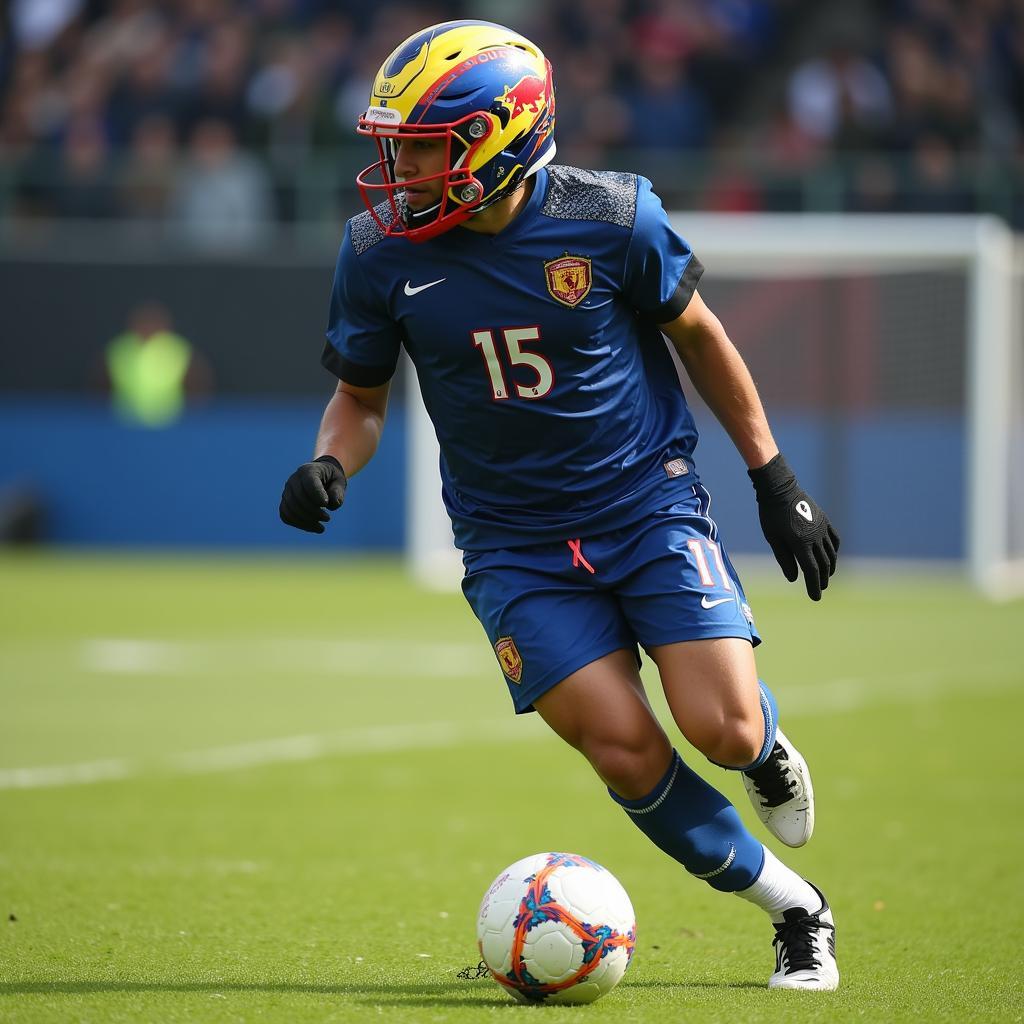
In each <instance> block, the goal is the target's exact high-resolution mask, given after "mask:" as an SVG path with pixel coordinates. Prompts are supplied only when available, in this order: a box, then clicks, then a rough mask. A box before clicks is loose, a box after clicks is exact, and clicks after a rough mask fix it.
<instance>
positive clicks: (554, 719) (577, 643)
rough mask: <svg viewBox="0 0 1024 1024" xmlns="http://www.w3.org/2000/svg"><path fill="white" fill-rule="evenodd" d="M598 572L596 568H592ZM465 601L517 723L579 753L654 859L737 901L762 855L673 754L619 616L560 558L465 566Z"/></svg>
mask: <svg viewBox="0 0 1024 1024" xmlns="http://www.w3.org/2000/svg"><path fill="white" fill-rule="evenodd" d="M598 563H599V564H600V559H598ZM466 566H467V570H468V571H467V575H466V577H465V579H464V580H463V591H464V592H465V594H466V597H467V598H468V599H469V602H470V604H471V605H472V607H473V610H474V611H475V612H476V614H477V616H478V618H479V619H480V621H481V623H482V625H483V626H484V629H485V630H486V632H487V635H488V638H489V639H490V641H491V643H492V644H493V646H494V649H495V653H496V655H497V657H498V661H499V663H500V664H501V667H502V670H503V671H504V673H505V678H506V682H507V683H508V688H509V693H510V695H511V697H512V700H513V702H514V704H515V707H516V710H517V711H518V712H520V713H523V712H527V711H531V710H538V711H539V712H540V714H541V715H542V716H543V717H544V718H545V720H546V721H547V722H548V723H549V725H550V726H551V727H552V728H553V729H554V731H555V732H556V733H557V734H558V735H559V736H561V737H562V738H563V739H565V740H566V741H567V742H568V743H570V744H571V745H572V746H573V747H575V748H576V749H578V750H580V751H581V752H582V753H583V754H584V756H586V757H587V759H588V760H589V761H590V763H591V764H592V765H593V766H594V768H595V770H596V772H597V773H598V775H599V776H600V777H601V778H602V779H604V780H605V782H606V783H607V784H608V786H609V789H610V792H611V795H612V797H613V799H615V800H616V802H617V803H619V804H620V805H621V806H622V807H624V809H625V810H626V812H627V814H628V815H629V817H630V818H631V819H632V820H633V821H634V822H636V823H637V825H638V826H639V827H640V828H641V830H642V831H643V832H644V833H645V834H646V835H647V836H648V837H649V838H650V839H651V840H652V841H653V842H654V843H655V844H656V845H657V846H659V847H660V848H661V849H662V850H664V851H665V852H666V853H668V854H669V855H670V856H672V857H674V858H675V859H676V860H677V861H679V862H680V863H681V864H683V866H684V867H685V868H686V869H687V870H688V871H690V872H691V873H693V874H695V875H697V876H699V877H702V878H705V879H707V881H708V882H709V884H711V885H713V886H714V887H715V888H719V889H723V890H726V891H729V890H740V889H745V888H747V887H749V886H750V885H751V883H752V882H753V880H754V879H755V877H756V876H757V875H758V873H759V872H760V871H761V870H762V868H763V863H764V859H765V854H764V849H763V847H762V846H761V844H760V843H759V842H757V841H756V840H755V839H754V838H753V836H751V835H750V834H749V833H748V832H747V831H746V829H745V828H744V827H743V825H742V823H741V821H740V819H739V816H738V815H737V814H736V811H735V809H734V808H733V807H732V806H731V805H730V804H729V802H728V801H727V800H726V799H725V798H724V797H723V796H722V795H721V794H720V793H718V792H716V791H715V790H714V789H713V788H712V787H711V786H709V785H708V784H707V783H706V782H704V781H703V780H702V779H701V778H700V777H699V776H698V775H697V774H696V773H695V772H693V771H691V770H690V769H689V768H688V767H687V766H686V765H685V764H683V762H682V760H681V759H680V758H679V756H678V754H677V753H676V752H675V751H674V750H673V749H672V746H671V744H670V743H669V741H668V739H667V737H666V736H665V734H664V732H663V730H662V729H661V726H660V725H659V724H658V722H657V719H656V718H655V716H654V714H653V713H652V712H651V709H650V707H649V705H648V703H647V700H646V696H645V695H644V692H643V687H642V684H641V682H640V677H639V674H638V671H637V665H636V658H635V654H634V653H633V652H634V651H635V641H634V640H633V637H632V636H631V634H630V631H629V627H628V625H627V623H626V621H625V619H624V618H623V614H622V610H621V607H620V604H619V602H618V600H617V599H616V597H614V596H613V595H612V594H611V593H610V592H609V591H608V590H607V589H604V588H603V587H602V586H600V585H599V584H598V583H597V582H596V581H595V579H594V578H593V576H592V574H590V573H588V572H586V571H584V570H582V569H579V570H574V569H573V561H572V560H571V559H570V558H569V557H568V555H567V552H566V549H565V548H564V547H562V546H559V547H555V548H551V547H550V546H546V547H545V546H538V547H537V548H536V549H525V550H524V549H518V550H516V551H514V552H506V551H498V552H488V553H483V554H476V553H473V554H470V555H467V557H466Z"/></svg>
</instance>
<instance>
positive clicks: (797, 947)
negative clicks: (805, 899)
mask: <svg viewBox="0 0 1024 1024" xmlns="http://www.w3.org/2000/svg"><path fill="white" fill-rule="evenodd" d="M808 884H809V885H810V886H811V888H812V889H814V891H815V892H816V893H817V894H818V895H819V896H820V897H821V910H819V911H818V912H817V913H815V914H808V913H807V912H806V911H805V910H804V909H803V908H802V907H798V908H797V909H795V910H787V911H786V912H785V914H784V915H783V916H784V917H785V920H784V921H783V922H782V923H781V924H777V925H776V926H775V938H774V939H773V940H772V945H773V946H774V947H775V973H774V974H773V975H772V976H771V977H770V978H769V979H768V987H769V988H798V989H804V990H806V991H809V992H833V991H835V989H837V988H839V964H838V963H836V926H835V922H834V921H833V920H832V910H831V909H830V908H829V905H828V900H826V899H825V896H824V894H823V893H822V891H821V890H820V889H819V888H818V887H817V886H816V885H814V884H813V883H810V882H809V883H808Z"/></svg>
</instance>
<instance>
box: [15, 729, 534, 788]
mask: <svg viewBox="0 0 1024 1024" xmlns="http://www.w3.org/2000/svg"><path fill="white" fill-rule="evenodd" d="M547 738H548V734H547V732H546V731H545V730H544V729H543V726H541V725H540V724H539V723H537V724H534V723H532V722H523V721H516V720H515V719H513V718H504V719H493V720H485V721H476V722H466V723H458V724H457V723H454V722H410V723H406V724H401V725H380V726H367V727H365V728H362V729H349V730H347V731H345V732H336V733H309V734H306V735H302V736H282V737H279V738H274V739H268V740H254V741H253V742H250V743H236V744H232V745H229V746H223V747H207V748H204V749H202V750H187V751H184V752H182V753H177V754H167V755H165V756H162V757H159V758H151V759H144V758H137V759H130V758H114V759H111V760H104V761H85V762H82V763H79V764H63V765H42V766H40V767H34V768H4V769H0V790H5V789H46V788H51V787H54V786H80V785H87V784H89V783H93V782H110V781H116V780H121V779H129V778H136V777H138V776H141V775H203V774H208V773H213V772H223V771H233V770H236V769H240V768H258V767H261V766H263V765H270V764H285V763H288V762H300V761H314V760H317V759H319V758H322V757H335V756H345V755H352V754H368V753H394V752H398V751H405V750H430V749H436V748H441V747H458V746H464V745H467V744H470V743H474V742H479V741H481V740H482V741H485V742H505V741H509V740H513V741H527V740H537V739H547Z"/></svg>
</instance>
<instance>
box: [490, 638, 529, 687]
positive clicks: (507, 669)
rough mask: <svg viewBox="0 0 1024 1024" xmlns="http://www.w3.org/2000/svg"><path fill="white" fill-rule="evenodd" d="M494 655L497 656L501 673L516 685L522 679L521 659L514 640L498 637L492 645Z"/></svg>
mask: <svg viewBox="0 0 1024 1024" xmlns="http://www.w3.org/2000/svg"><path fill="white" fill-rule="evenodd" d="M494 653H495V654H496V655H497V656H498V664H499V665H501V671H502V672H504V673H505V675H506V676H508V678H509V679H510V680H511V681H512V682H513V683H518V682H519V681H520V680H521V679H522V678H523V659H522V658H521V657H520V655H519V648H518V647H516V642H515V640H513V639H512V637H510V636H503V637H499V638H498V642H497V643H496V644H495V645H494Z"/></svg>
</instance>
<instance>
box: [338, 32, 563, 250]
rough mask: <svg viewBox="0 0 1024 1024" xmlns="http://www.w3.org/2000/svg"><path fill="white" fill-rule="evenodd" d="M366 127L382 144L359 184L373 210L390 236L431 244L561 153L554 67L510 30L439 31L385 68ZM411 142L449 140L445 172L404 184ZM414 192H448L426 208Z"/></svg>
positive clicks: (407, 45)
mask: <svg viewBox="0 0 1024 1024" xmlns="http://www.w3.org/2000/svg"><path fill="white" fill-rule="evenodd" d="M356 130H357V132H358V133H359V134H360V135H368V136H370V137H372V138H373V139H374V142H375V143H376V145H377V154H378V159H377V161H376V162H375V163H374V164H371V165H370V166H369V167H367V168H365V169H364V170H363V171H362V172H361V173H360V174H359V175H358V176H357V177H356V184H357V185H358V187H359V191H360V195H361V196H362V199H363V201H364V203H365V204H366V206H367V208H368V209H369V210H370V212H371V214H372V216H373V217H374V219H375V220H376V221H377V223H378V225H379V226H380V228H381V230H382V231H384V233H385V234H386V235H401V236H403V237H406V238H408V239H410V240H411V241H425V240H427V239H428V238H433V237H435V236H436V235H439V234H441V233H442V232H444V231H447V230H449V229H450V228H452V227H454V226H455V225H456V224H459V223H461V222H463V221H465V220H466V219H468V218H469V217H471V216H472V215H473V214H475V213H479V212H480V211H481V210H484V209H486V208H487V207H489V206H491V205H493V204H494V203H496V202H499V201H500V200H502V199H504V198H506V197H507V196H509V195H511V194H512V193H513V192H514V191H515V190H516V188H517V187H518V186H519V184H520V183H521V182H522V181H523V179H524V178H525V177H527V176H528V175H530V174H533V173H534V172H535V171H537V170H539V169H540V168H541V167H542V166H544V164H546V163H547V162H548V161H549V160H550V159H551V158H552V156H554V151H555V143H554V136H553V132H554V87H553V84H552V76H551V65H550V63H549V62H548V61H547V60H546V59H545V58H544V55H543V54H542V53H541V52H540V50H539V49H538V48H537V47H536V46H534V45H533V43H531V42H530V41H529V40H527V39H525V38H524V37H522V36H519V35H517V34H516V33H515V32H512V31H511V30H509V29H507V28H503V27H502V26H500V25H494V24H491V23H490V22H482V21H458V22H446V23H444V24H441V25H435V26H432V27H431V28H428V29H424V30H423V31H422V32H419V33H416V34H415V35H413V36H411V37H410V38H409V39H407V40H406V41H405V42H404V43H402V44H401V45H400V46H399V47H398V48H397V49H396V50H395V51H394V53H393V54H392V55H391V56H390V57H389V58H388V59H387V60H386V61H385V62H384V65H383V66H382V67H381V69H380V72H379V73H378V75H377V78H376V79H375V81H374V85H373V91H372V93H371V98H370V105H369V107H368V108H367V110H366V113H365V114H364V115H363V116H362V117H360V118H359V121H358V125H357V128H356ZM406 139H435V140H440V141H443V142H444V160H443V164H442V169H441V170H440V171H439V172H437V173H431V174H426V175H423V176H421V177H417V178H416V179H409V180H407V181H406V180H400V179H399V178H398V176H397V175H396V173H395V161H396V158H397V155H398V145H399V143H400V142H402V141H403V140H406ZM407 185H408V186H417V185H418V186H422V185H427V186H428V188H429V190H431V191H433V189H434V188H436V187H437V185H440V196H439V198H438V200H437V202H435V203H433V204H432V205H431V206H430V207H429V208H427V209H423V210H418V211H416V210H413V209H412V208H411V207H410V205H409V204H408V203H407V202H406V201H405V194H404V190H405V188H406V186H407ZM382 199H383V202H381V200H382Z"/></svg>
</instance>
